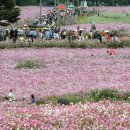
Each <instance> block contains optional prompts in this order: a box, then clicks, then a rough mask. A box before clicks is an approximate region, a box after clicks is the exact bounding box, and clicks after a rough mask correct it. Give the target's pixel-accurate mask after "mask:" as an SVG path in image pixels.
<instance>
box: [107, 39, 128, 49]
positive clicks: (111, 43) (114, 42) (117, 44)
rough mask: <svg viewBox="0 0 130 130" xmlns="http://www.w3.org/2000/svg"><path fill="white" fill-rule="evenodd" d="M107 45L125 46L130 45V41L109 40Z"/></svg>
mask: <svg viewBox="0 0 130 130" xmlns="http://www.w3.org/2000/svg"><path fill="white" fill-rule="evenodd" d="M106 47H107V48H125V47H130V41H128V40H127V41H121V42H117V41H113V42H109V43H106Z"/></svg>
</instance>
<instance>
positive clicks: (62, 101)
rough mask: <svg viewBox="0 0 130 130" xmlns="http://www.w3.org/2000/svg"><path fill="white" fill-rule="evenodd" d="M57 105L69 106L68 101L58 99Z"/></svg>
mask: <svg viewBox="0 0 130 130" xmlns="http://www.w3.org/2000/svg"><path fill="white" fill-rule="evenodd" d="M58 104H60V105H69V104H70V101H69V100H68V99H66V98H60V99H58Z"/></svg>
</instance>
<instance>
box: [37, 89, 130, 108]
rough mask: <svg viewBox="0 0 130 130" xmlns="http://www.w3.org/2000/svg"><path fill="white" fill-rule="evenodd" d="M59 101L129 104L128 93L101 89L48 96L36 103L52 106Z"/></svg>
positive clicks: (129, 96)
mask: <svg viewBox="0 0 130 130" xmlns="http://www.w3.org/2000/svg"><path fill="white" fill-rule="evenodd" d="M59 99H61V100H62V99H63V100H62V101H63V102H64V101H65V103H66V102H67V103H68V102H69V103H72V104H76V103H79V102H81V103H85V102H86V101H91V102H99V101H101V100H110V101H126V102H129V103H130V92H120V91H117V90H113V89H101V90H93V91H91V92H89V93H82V92H81V93H78V94H70V95H69V94H67V95H63V96H59V97H58V96H50V97H46V100H45V99H40V100H38V101H37V105H40V104H45V103H49V102H51V103H52V104H54V105H57V104H58V101H59Z"/></svg>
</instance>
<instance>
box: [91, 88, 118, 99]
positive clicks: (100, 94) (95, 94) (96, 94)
mask: <svg viewBox="0 0 130 130" xmlns="http://www.w3.org/2000/svg"><path fill="white" fill-rule="evenodd" d="M89 98H90V99H91V101H101V100H103V99H109V100H112V101H115V100H119V93H118V92H117V91H116V90H110V89H102V90H95V91H92V92H90V94H89Z"/></svg>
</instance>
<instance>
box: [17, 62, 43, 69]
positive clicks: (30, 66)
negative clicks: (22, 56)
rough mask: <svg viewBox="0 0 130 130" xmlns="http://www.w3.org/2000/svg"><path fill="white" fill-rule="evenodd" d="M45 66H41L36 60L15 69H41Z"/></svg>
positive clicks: (18, 65)
mask: <svg viewBox="0 0 130 130" xmlns="http://www.w3.org/2000/svg"><path fill="white" fill-rule="evenodd" d="M42 66H44V67H45V65H42V64H40V63H39V62H38V61H34V60H26V61H22V62H20V63H18V64H17V65H16V67H15V69H36V68H40V67H42Z"/></svg>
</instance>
